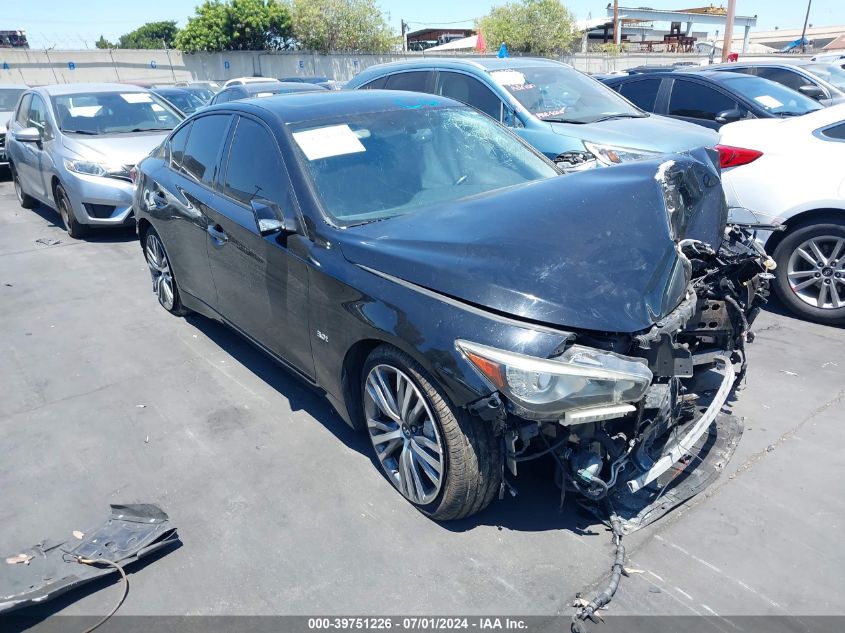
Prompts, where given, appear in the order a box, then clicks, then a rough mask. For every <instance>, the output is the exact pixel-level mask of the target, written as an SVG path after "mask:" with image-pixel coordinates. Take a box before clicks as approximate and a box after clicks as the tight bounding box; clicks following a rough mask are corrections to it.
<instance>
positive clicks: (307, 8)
mask: <svg viewBox="0 0 845 633" xmlns="http://www.w3.org/2000/svg"><path fill="white" fill-rule="evenodd" d="M292 9H293V11H292V13H293V32H294V37H295V38H296V41H297V44H298V45H299V46H301V47H302V48H305V49H309V50H315V51H322V52H324V53H327V52H329V51H366V52H369V53H383V52H386V51H389V50H390V49H391V48H392V47H393V46H394V45H396V44H397V43H398V39H397V38H396V37H395V36H394V35H392V34H391V32H390V28H389V27H388V26H387V22H386V21H385V18H384V15H383V14H382V13H381V11H380V10H379V8H378V7H377V6H376V4H375V2H374V1H373V0H293V7H292Z"/></svg>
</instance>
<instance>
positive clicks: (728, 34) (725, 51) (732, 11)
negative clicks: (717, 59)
mask: <svg viewBox="0 0 845 633" xmlns="http://www.w3.org/2000/svg"><path fill="white" fill-rule="evenodd" d="M727 18H728V19H727V22H726V23H725V39H724V41H723V42H722V63H724V62H726V61H728V55H730V53H731V45H732V44H733V39H734V19H735V18H736V0H728V16H727Z"/></svg>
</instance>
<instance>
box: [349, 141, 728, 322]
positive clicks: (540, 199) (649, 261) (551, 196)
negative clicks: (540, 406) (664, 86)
mask: <svg viewBox="0 0 845 633" xmlns="http://www.w3.org/2000/svg"><path fill="white" fill-rule="evenodd" d="M698 157H699V158H700V159H701V160H695V159H693V158H691V157H690V156H680V155H678V156H672V157H670V159H666V160H664V161H641V162H636V163H629V164H626V165H620V166H618V167H614V168H612V169H602V170H595V171H589V172H583V173H580V174H575V175H570V176H563V177H558V178H550V179H547V180H542V181H539V182H535V183H529V184H527V185H521V186H518V187H513V188H509V189H507V190H504V191H498V192H493V193H490V194H484V195H480V196H475V197H473V198H468V199H464V200H462V201H457V202H452V203H449V204H444V205H441V206H437V207H429V208H426V209H423V210H420V211H418V212H414V213H409V214H407V215H403V216H399V217H395V218H391V219H388V220H384V221H381V222H373V223H370V224H365V225H361V226H357V227H351V228H349V229H347V230H346V231H343V232H342V235H341V237H340V239H339V243H340V248H341V250H342V252H343V254H344V256H345V257H346V258H347V259H348V260H349V261H350V262H353V263H356V264H359V265H362V266H366V267H368V268H372V269H374V270H377V271H380V272H383V273H387V274H389V275H392V276H394V277H398V278H400V279H403V280H405V281H408V282H411V283H414V284H417V285H420V286H423V287H425V288H428V289H431V290H435V291H437V292H440V293H443V294H446V295H449V296H451V297H455V298H458V299H461V300H463V301H466V302H469V303H472V304H476V305H478V306H482V307H485V308H488V309H491V310H494V311H497V312H500V313H503V314H506V315H511V316H515V317H520V318H523V319H528V320H532V321H537V322H540V323H545V324H550V325H555V326H560V327H564V328H577V329H584V330H594V331H605V332H635V331H640V330H644V329H647V328H649V327H650V326H651V325H652V324H654V323H655V322H656V321H657V320H659V319H660V318H661V317H663V316H665V315H666V314H668V313H669V312H671V311H672V310H673V309H674V308H675V307H676V306H677V305H678V303H680V301H681V300H682V299H683V297H684V295H685V292H686V288H687V285H688V283H689V275H690V271H689V264H688V262H686V260H685V258H683V257H682V256H681V255H679V253H678V251H677V249H676V240H680V239H683V238H696V239H701V240H702V241H706V242H709V243H711V244H713V245H714V246H716V247H718V244H719V242H720V240H721V235H722V231H723V229H724V225H725V222H726V218H727V207H726V205H725V202H724V195H723V193H722V188H721V185H720V181H719V176H718V172H717V170H716V168H715V167H714V166H713V163H712V162H710V159H709V157H708V155H707V154H706V153H704V152H698Z"/></svg>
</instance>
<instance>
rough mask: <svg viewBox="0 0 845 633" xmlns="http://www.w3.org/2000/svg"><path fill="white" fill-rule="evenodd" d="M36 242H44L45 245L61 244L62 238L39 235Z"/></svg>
mask: <svg viewBox="0 0 845 633" xmlns="http://www.w3.org/2000/svg"><path fill="white" fill-rule="evenodd" d="M35 243H36V244H43V245H44V246H55V245H56V244H61V243H62V241H61V240H54V239H51V238H49V237H39V238H38V239H37V240H35Z"/></svg>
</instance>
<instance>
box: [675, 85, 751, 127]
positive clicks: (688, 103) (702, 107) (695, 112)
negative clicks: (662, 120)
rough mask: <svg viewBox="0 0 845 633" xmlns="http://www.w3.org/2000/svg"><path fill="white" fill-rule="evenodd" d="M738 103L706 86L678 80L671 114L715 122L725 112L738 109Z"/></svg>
mask: <svg viewBox="0 0 845 633" xmlns="http://www.w3.org/2000/svg"><path fill="white" fill-rule="evenodd" d="M738 107H739V105H738V104H737V102H736V101H734V100H733V99H731V98H730V97H728V96H727V95H725V94H723V93H721V92H719V91H718V90H715V89H713V88H711V87H709V86H705V85H704V84H700V83H697V82H695V81H687V80H686V79H676V80H675V83H674V84H673V86H672V95H671V96H670V97H669V114H670V115H671V116H681V117H688V118H691V119H705V120H707V121H715V120H716V115H717V114H719V113H720V112H723V111H724V110H733V109H735V108H738Z"/></svg>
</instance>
